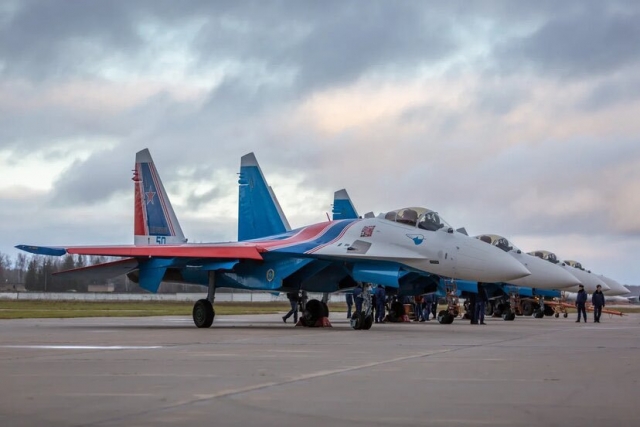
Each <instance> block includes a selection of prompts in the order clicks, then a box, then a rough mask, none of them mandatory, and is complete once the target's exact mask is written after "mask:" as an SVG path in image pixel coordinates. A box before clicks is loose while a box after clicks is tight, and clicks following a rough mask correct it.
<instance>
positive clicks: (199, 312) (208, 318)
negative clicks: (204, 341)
mask: <svg viewBox="0 0 640 427" xmlns="http://www.w3.org/2000/svg"><path fill="white" fill-rule="evenodd" d="M191 314H192V316H193V323H194V324H195V325H196V326H197V327H198V328H208V327H210V326H211V324H212V323H213V318H214V317H215V316H216V312H215V311H214V310H213V305H212V304H211V302H210V301H209V300H206V299H201V300H198V301H197V302H196V303H195V304H194V305H193V311H192V313H191Z"/></svg>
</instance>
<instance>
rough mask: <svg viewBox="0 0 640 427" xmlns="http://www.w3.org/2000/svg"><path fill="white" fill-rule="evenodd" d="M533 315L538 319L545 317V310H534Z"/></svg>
mask: <svg viewBox="0 0 640 427" xmlns="http://www.w3.org/2000/svg"><path fill="white" fill-rule="evenodd" d="M533 317H535V318H536V319H542V318H543V317H544V311H542V310H540V309H537V310H536V311H534V312H533Z"/></svg>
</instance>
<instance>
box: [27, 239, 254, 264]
mask: <svg viewBox="0 0 640 427" xmlns="http://www.w3.org/2000/svg"><path fill="white" fill-rule="evenodd" d="M16 248H17V249H20V250H23V251H25V252H29V253H32V254H36V255H53V256H62V255H65V254H74V255H98V256H114V257H171V258H225V259H226V258H228V259H254V260H262V255H261V253H262V252H265V250H264V249H263V248H261V247H259V246H258V245H255V244H247V243H240V244H234V243H228V244H227V243H217V244H185V245H175V246H173V245H154V246H135V245H118V246H67V247H60V246H53V247H52V246H30V245H18V246H16Z"/></svg>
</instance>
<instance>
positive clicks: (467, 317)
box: [462, 313, 471, 320]
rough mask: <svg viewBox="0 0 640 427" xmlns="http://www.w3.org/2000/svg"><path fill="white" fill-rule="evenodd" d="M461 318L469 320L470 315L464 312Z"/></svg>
mask: <svg viewBox="0 0 640 427" xmlns="http://www.w3.org/2000/svg"><path fill="white" fill-rule="evenodd" d="M462 318H463V319H464V320H471V315H470V314H469V313H465V314H464V315H463V316H462Z"/></svg>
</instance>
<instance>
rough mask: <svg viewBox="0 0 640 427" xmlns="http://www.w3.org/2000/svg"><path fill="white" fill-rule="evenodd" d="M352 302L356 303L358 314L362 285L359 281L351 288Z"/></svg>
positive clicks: (357, 312)
mask: <svg viewBox="0 0 640 427" xmlns="http://www.w3.org/2000/svg"><path fill="white" fill-rule="evenodd" d="M353 302H354V303H355V304H356V314H360V312H361V311H362V285H361V284H360V283H358V286H356V287H355V289H354V290H353Z"/></svg>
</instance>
